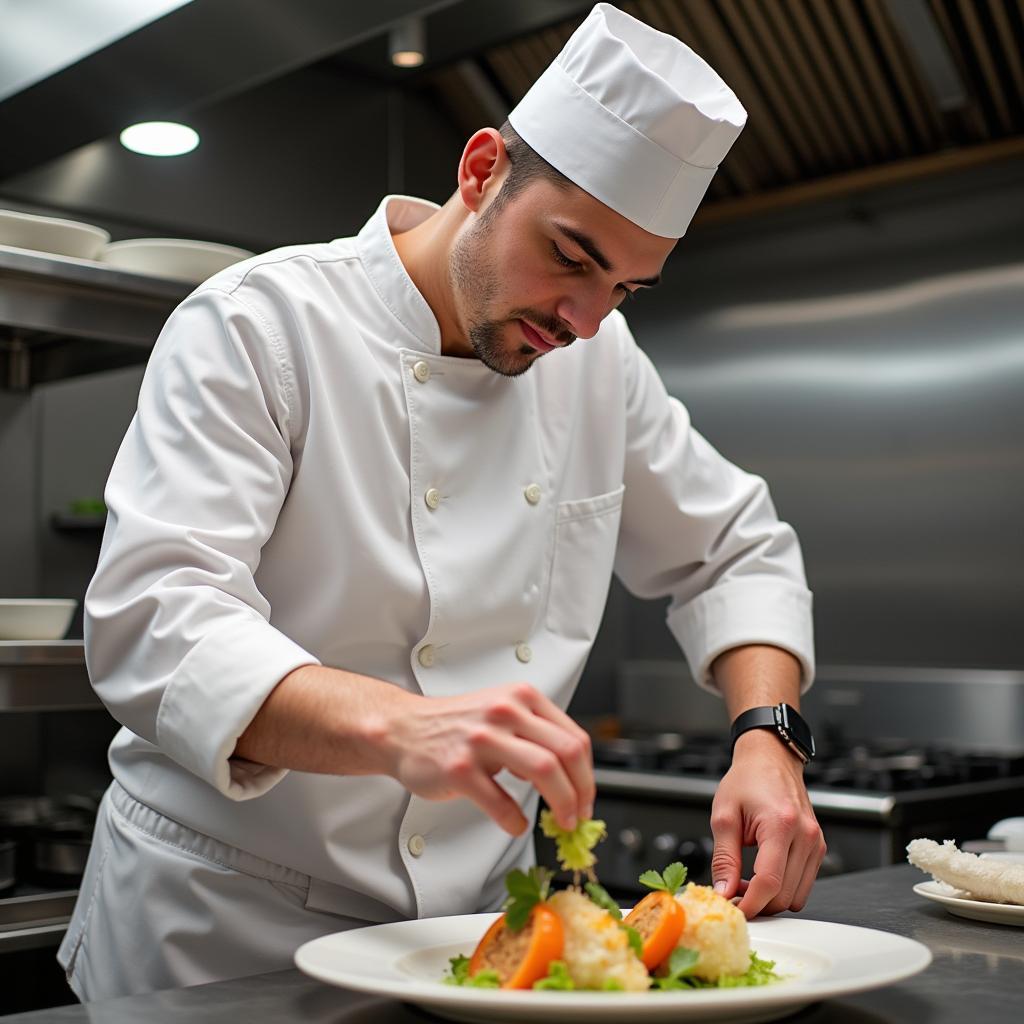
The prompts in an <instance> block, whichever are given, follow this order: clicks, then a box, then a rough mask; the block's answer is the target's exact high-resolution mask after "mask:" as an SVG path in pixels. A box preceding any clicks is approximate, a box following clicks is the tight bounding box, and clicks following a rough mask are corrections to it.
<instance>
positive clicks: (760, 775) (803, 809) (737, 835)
mask: <svg viewBox="0 0 1024 1024" xmlns="http://www.w3.org/2000/svg"><path fill="white" fill-rule="evenodd" d="M711 831H712V833H713V835H714V839H715V851H714V854H713V856H712V859H711V877H712V880H713V882H714V884H715V888H716V890H718V891H719V892H721V893H722V895H723V896H725V897H726V898H727V899H732V897H734V896H737V895H739V896H741V897H742V898H741V899H740V901H739V904H738V906H739V909H740V910H742V911H743V913H744V914H745V915H746V916H747V917H748V918H751V917H755V916H756V915H757V914H777V913H779V912H780V911H783V910H802V909H803V907H804V904H805V903H806V902H807V896H808V894H809V893H810V891H811V886H812V885H813V884H814V879H815V878H816V877H817V874H818V868H819V867H820V866H821V862H822V860H823V858H824V856H825V849H826V848H825V839H824V837H823V836H822V834H821V828H820V826H819V825H818V822H817V819H816V818H815V816H814V810H813V808H812V807H811V801H810V799H809V797H808V796H807V789H806V787H805V786H804V780H803V765H802V764H801V763H800V761H799V759H798V758H797V757H796V755H795V754H793V753H792V752H791V751H790V750H789V749H787V748H786V747H785V746H783V744H782V743H780V742H779V738H778V736H775V735H774V734H772V733H771V732H768V731H767V730H764V729H751V730H749V731H748V732H745V733H744V734H743V735H742V736H740V738H739V739H738V740H737V741H736V748H735V751H734V753H733V761H732V767H731V768H730V769H729V771H728V772H727V773H726V775H725V777H724V778H723V779H722V782H721V784H720V785H719V787H718V792H717V793H716V794H715V799H714V803H713V804H712V806H711ZM755 845H756V846H757V856H756V857H755V859H754V872H753V877H752V878H751V879H750V880H749V881H747V880H746V879H741V878H740V870H741V853H742V849H743V847H744V846H755Z"/></svg>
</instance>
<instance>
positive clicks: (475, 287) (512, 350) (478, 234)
mask: <svg viewBox="0 0 1024 1024" xmlns="http://www.w3.org/2000/svg"><path fill="white" fill-rule="evenodd" d="M492 208H493V204H492V206H490V207H488V208H487V210H485V211H484V213H483V215H482V216H481V218H480V222H479V223H478V224H477V225H476V227H474V228H471V229H470V230H469V231H467V232H466V233H465V234H464V235H463V236H462V237H461V238H459V239H458V240H457V241H456V243H455V245H454V247H453V248H452V254H451V257H450V259H449V262H448V269H449V280H450V282H451V285H452V288H453V290H454V291H455V292H456V294H457V296H458V297H459V299H460V300H461V304H462V306H463V308H464V309H466V310H467V313H466V319H467V321H468V323H469V326H468V328H467V330H466V336H467V337H468V339H469V343H470V344H471V345H472V346H473V352H474V353H475V354H476V356H477V358H478V359H479V360H480V362H482V363H483V364H484V366H486V367H487V368H488V369H489V370H493V371H494V372H495V373H500V374H501V375H502V376H503V377H518V376H520V375H521V374H524V373H526V371H527V370H528V369H529V368H530V367H531V366H533V364H534V363H535V362H536V361H537V357H538V355H539V354H540V353H539V352H538V351H537V350H536V349H535V348H533V346H532V345H528V344H527V343H526V342H525V341H523V342H522V344H520V345H518V346H517V345H515V344H514V343H513V344H511V345H510V344H509V343H508V342H507V341H504V340H503V334H504V333H505V332H507V331H508V328H509V327H510V326H511V327H512V329H513V331H514V332H515V333H516V334H518V335H521V334H522V330H521V328H520V327H519V324H518V323H517V322H516V321H517V320H518V319H519V317H520V316H525V317H526V319H530V320H532V321H533V322H534V323H538V324H543V323H544V322H545V320H546V319H547V318H546V317H541V316H538V315H537V314H531V311H530V310H513V314H514V315H513V316H512V317H511V318H509V319H505V320H489V319H477V317H478V316H479V315H480V314H479V311H482V310H486V309H488V308H489V307H490V306H491V305H492V303H493V302H494V299H495V296H496V295H497V294H498V290H499V288H498V275H497V273H496V272H495V269H494V266H493V265H492V264H491V263H490V262H489V260H488V247H487V242H488V239H489V238H490V236H491V234H492V231H493V222H494V221H495V220H496V219H497V218H496V217H493V216H488V214H489V213H490V212H491V210H492Z"/></svg>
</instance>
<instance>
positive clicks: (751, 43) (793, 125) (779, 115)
mask: <svg viewBox="0 0 1024 1024" xmlns="http://www.w3.org/2000/svg"><path fill="white" fill-rule="evenodd" d="M719 8H720V10H721V13H722V18H723V22H724V27H726V28H727V29H728V30H729V31H730V32H731V34H732V36H733V37H734V38H735V40H736V42H737V46H738V50H739V52H740V53H741V54H742V55H744V56H745V57H746V63H747V66H748V68H749V69H750V73H751V75H752V76H753V78H754V80H755V82H756V85H757V88H758V91H759V92H760V93H761V95H763V96H764V97H765V100H766V101H767V103H768V105H769V107H770V108H771V111H772V114H773V116H774V120H775V121H776V123H778V124H780V125H781V127H782V129H783V131H784V132H785V135H786V138H787V139H788V140H789V142H790V145H791V146H792V148H793V152H794V154H795V157H796V160H797V163H798V165H799V172H800V173H801V175H808V174H814V173H820V172H821V171H822V166H821V165H822V160H821V153H820V149H819V147H818V145H817V144H816V141H815V140H814V139H813V137H812V136H813V132H811V131H808V130H807V129H806V127H805V124H804V122H803V119H802V118H801V116H800V105H799V102H798V101H797V100H796V99H795V98H794V96H793V95H792V94H791V93H790V92H789V91H788V90H787V89H786V88H785V86H784V82H783V77H782V75H781V73H780V71H781V69H777V68H776V67H775V66H774V63H773V61H772V55H771V53H770V50H769V48H768V47H767V46H766V45H764V43H763V42H762V41H759V40H758V39H757V38H756V37H755V35H754V32H753V31H752V29H751V28H750V26H749V25H748V24H747V22H746V19H745V18H744V16H743V13H742V12H741V10H740V6H739V4H738V3H737V0H719ZM740 102H743V98H742V97H740Z"/></svg>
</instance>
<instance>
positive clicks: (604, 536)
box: [546, 487, 626, 641]
mask: <svg viewBox="0 0 1024 1024" xmlns="http://www.w3.org/2000/svg"><path fill="white" fill-rule="evenodd" d="M625 490H626V488H625V487H619V488H617V489H616V490H614V491H609V492H608V493H607V494H598V495H596V496H595V497H593V498H580V499H578V500H576V501H563V502H560V503H559V505H558V515H557V518H556V521H555V545H554V554H553V556H552V563H551V585H550V587H549V589H548V609H547V618H546V626H547V629H548V630H549V631H550V632H552V633H557V634H558V635H559V636H562V637H565V638H567V639H571V640H587V641H590V640H593V639H594V637H595V636H596V635H597V629H598V627H599V626H600V625H601V616H602V614H603V613H604V605H605V601H606V600H607V599H608V587H609V584H610V583H611V575H612V565H613V564H614V562H615V545H616V542H617V540H618V536H619V520H620V518H621V517H622V497H623V495H624V494H625Z"/></svg>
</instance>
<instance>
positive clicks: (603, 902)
mask: <svg viewBox="0 0 1024 1024" xmlns="http://www.w3.org/2000/svg"><path fill="white" fill-rule="evenodd" d="M583 888H584V889H586V891H587V895H588V896H589V897H590V902H591V903H596V904H597V905H598V906H599V907H600V908H601V909H602V910H607V911H608V913H609V914H611V915H612V917H614V918H615V920H616V921H621V920H622V910H621V909H620V908H619V905H618V903H616V902H615V900H613V899H612V898H611V896H609V895H608V890H607V889H605V887H604V886H603V885H601V884H600V883H599V882H587V884H586V885H585V886H583Z"/></svg>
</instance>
